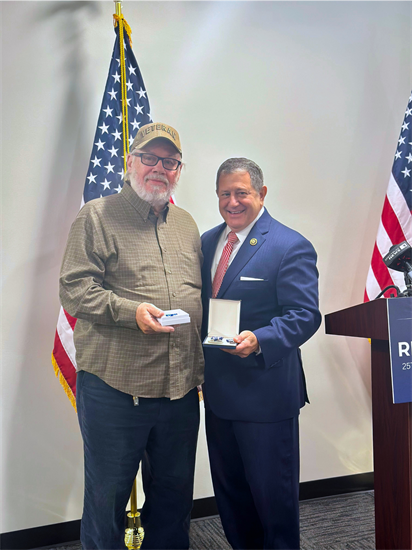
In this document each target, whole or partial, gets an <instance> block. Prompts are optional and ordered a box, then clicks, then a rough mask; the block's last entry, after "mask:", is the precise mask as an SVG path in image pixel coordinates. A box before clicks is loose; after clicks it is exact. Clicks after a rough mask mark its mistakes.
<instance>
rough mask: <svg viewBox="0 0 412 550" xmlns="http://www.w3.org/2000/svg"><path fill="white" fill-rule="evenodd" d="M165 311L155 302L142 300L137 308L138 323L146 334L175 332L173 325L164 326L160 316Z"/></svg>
mask: <svg viewBox="0 0 412 550" xmlns="http://www.w3.org/2000/svg"><path fill="white" fill-rule="evenodd" d="M163 315H164V312H163V311H162V310H161V309H158V308H157V307H156V306H154V305H153V304H148V303H147V302H142V303H141V304H140V306H139V307H138V308H137V310H136V323H137V324H138V327H139V328H140V330H141V331H142V332H143V333H144V334H157V333H159V332H174V330H175V329H174V328H173V327H170V326H169V327H162V325H161V324H160V323H159V322H158V320H157V319H158V318H160V317H163Z"/></svg>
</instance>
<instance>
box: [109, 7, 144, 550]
mask: <svg viewBox="0 0 412 550" xmlns="http://www.w3.org/2000/svg"><path fill="white" fill-rule="evenodd" d="M114 4H115V12H116V15H117V17H118V18H119V19H118V23H119V50H120V72H121V90H122V119H123V120H122V122H123V154H124V171H126V154H127V153H128V152H129V140H128V135H129V132H128V116H127V101H126V93H125V91H126V67H125V59H124V48H123V14H122V3H121V2H118V1H117V0H114ZM143 538H144V530H143V527H142V524H141V521H140V512H138V510H137V485H136V478H135V479H134V481H133V487H132V492H131V494H130V512H128V513H127V527H126V530H125V544H126V546H127V548H128V549H130V550H135V549H138V548H140V547H141V545H142V542H143Z"/></svg>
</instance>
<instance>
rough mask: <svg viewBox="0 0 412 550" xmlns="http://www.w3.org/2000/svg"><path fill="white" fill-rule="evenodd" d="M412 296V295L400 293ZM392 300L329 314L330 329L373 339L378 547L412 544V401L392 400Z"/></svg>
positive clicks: (332, 332)
mask: <svg viewBox="0 0 412 550" xmlns="http://www.w3.org/2000/svg"><path fill="white" fill-rule="evenodd" d="M397 299H398V300H410V302H411V311H412V298H397ZM387 302H388V300H386V299H384V298H381V299H378V300H374V301H372V302H366V303H365V304H359V305H357V306H354V307H350V308H347V309H343V310H341V311H336V312H335V313H330V314H329V315H326V316H325V325H326V333H327V334H340V335H343V336H358V337H361V338H370V339H371V340H372V417H373V458H374V480H375V482H374V483H375V534H376V548H377V549H378V550H381V549H382V550H383V549H385V550H386V549H387V550H389V549H390V550H393V549H396V550H398V549H399V550H405V549H408V550H410V549H412V403H401V404H396V405H394V404H393V400H392V379H391V369H390V356H389V334H388V313H387V307H388V306H387ZM411 340H412V336H411Z"/></svg>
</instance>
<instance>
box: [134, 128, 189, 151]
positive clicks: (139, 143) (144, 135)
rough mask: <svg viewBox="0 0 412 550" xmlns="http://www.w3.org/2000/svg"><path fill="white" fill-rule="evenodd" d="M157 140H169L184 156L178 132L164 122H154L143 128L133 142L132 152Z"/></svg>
mask: <svg viewBox="0 0 412 550" xmlns="http://www.w3.org/2000/svg"><path fill="white" fill-rule="evenodd" d="M157 138H164V139H167V140H169V141H170V142H171V143H172V144H173V145H174V146H175V147H176V149H177V150H178V151H179V153H180V154H182V146H181V145H180V138H179V134H178V133H177V130H175V129H174V128H172V127H171V126H169V125H168V124H163V123H162V122H152V123H150V124H146V125H145V126H142V127H141V128H140V130H139V131H138V132H137V134H136V137H135V138H134V140H133V143H132V146H131V148H130V151H133V149H136V148H141V147H144V146H145V145H147V144H148V143H150V142H151V141H153V140H154V139H157Z"/></svg>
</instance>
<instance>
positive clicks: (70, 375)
mask: <svg viewBox="0 0 412 550" xmlns="http://www.w3.org/2000/svg"><path fill="white" fill-rule="evenodd" d="M53 355H54V358H55V360H56V363H57V364H58V366H59V369H60V372H61V373H62V375H63V376H64V378H65V380H66V382H67V383H68V384H69V386H70V388H71V390H72V392H73V395H74V396H76V369H75V368H74V366H73V363H72V362H71V361H70V359H69V356H68V355H67V353H66V351H65V349H64V347H63V345H62V343H61V341H60V338H59V335H58V333H57V330H56V334H55V337H54V348H53Z"/></svg>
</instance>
